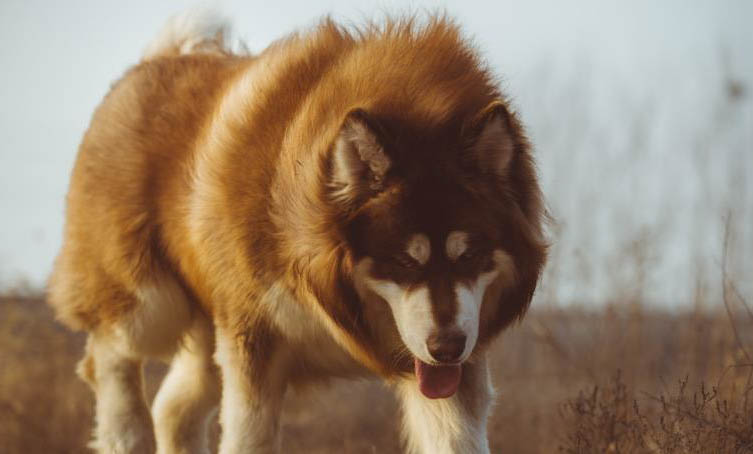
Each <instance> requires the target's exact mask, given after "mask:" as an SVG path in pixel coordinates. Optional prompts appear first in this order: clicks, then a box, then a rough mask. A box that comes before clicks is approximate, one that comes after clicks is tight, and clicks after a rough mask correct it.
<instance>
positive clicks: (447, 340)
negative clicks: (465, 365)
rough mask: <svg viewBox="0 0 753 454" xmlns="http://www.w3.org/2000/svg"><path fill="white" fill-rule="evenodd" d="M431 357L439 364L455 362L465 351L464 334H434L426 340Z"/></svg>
mask: <svg viewBox="0 0 753 454" xmlns="http://www.w3.org/2000/svg"><path fill="white" fill-rule="evenodd" d="M426 347H428V349H429V353H430V354H431V356H432V357H433V358H434V359H436V360H437V361H439V362H442V363H449V362H452V361H456V360H457V359H458V358H460V355H462V354H463V351H465V334H463V333H459V332H450V333H436V334H432V335H431V336H429V338H428V339H427V340H426Z"/></svg>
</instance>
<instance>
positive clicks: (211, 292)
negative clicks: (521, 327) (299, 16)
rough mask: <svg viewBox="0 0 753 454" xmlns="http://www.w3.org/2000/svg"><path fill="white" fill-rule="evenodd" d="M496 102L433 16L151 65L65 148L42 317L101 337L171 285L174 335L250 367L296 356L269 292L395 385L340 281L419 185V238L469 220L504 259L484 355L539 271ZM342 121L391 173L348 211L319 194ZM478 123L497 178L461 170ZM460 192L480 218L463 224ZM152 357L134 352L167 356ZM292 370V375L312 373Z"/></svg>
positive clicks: (501, 102) (524, 180) (515, 129)
mask: <svg viewBox="0 0 753 454" xmlns="http://www.w3.org/2000/svg"><path fill="white" fill-rule="evenodd" d="M497 85H498V84H497V82H496V80H495V79H494V77H493V76H492V75H491V73H490V72H489V70H488V69H487V68H486V66H485V64H484V63H483V62H482V61H481V60H480V59H479V57H478V55H477V53H476V51H475V50H474V48H473V46H472V45H470V44H469V43H468V42H467V41H465V40H464V39H463V38H462V37H461V35H460V32H459V29H458V27H457V26H456V25H454V24H453V23H452V22H451V21H450V20H448V19H446V18H444V17H433V18H430V19H429V20H428V23H425V24H422V25H419V24H417V23H416V21H415V20H413V19H408V20H394V21H388V22H387V23H386V25H382V26H368V27H365V28H362V29H357V30H350V29H345V28H343V27H341V26H338V25H336V24H334V23H333V22H331V21H324V22H323V23H322V24H321V25H319V26H317V27H315V28H313V29H312V30H310V31H308V32H306V33H303V34H300V35H293V36H289V37H287V38H285V39H283V40H281V41H279V42H277V43H275V44H273V45H272V46H270V47H269V48H268V49H267V50H266V51H264V52H263V53H261V54H259V55H257V56H253V57H252V56H246V55H233V54H230V53H208V54H200V53H196V54H190V55H178V54H168V55H162V56H156V57H155V58H151V59H147V60H145V61H143V62H141V63H139V64H138V65H137V66H135V67H133V68H131V69H130V70H129V71H128V72H127V73H126V74H125V75H124V76H123V77H122V78H121V79H120V80H119V81H118V82H117V83H116V84H114V86H113V88H112V90H111V91H110V93H109V94H108V95H107V96H106V98H105V99H104V101H103V102H102V104H101V105H100V107H99V108H98V109H97V111H96V112H95V114H94V117H93V119H92V122H91V126H90V128H89V130H88V131H87V133H86V135H85V137H84V139H83V142H82V144H81V147H80V150H79V155H78V159H77V162H76V165H75V169H74V171H73V174H72V177H71V185H70V191H69V193H68V199H67V218H66V219H67V221H66V228H65V235H64V245H63V248H62V250H61V252H60V255H59V257H58V259H57V262H56V265H55V270H54V273H53V276H52V279H51V282H50V287H49V300H50V303H51V304H52V305H53V306H54V307H55V309H56V310H57V314H58V317H59V318H60V319H61V320H62V321H63V322H64V323H66V324H67V325H68V326H70V327H72V328H75V329H82V330H86V331H89V332H92V333H107V332H108V331H109V330H112V329H114V327H115V326H116V325H118V324H119V323H121V321H122V320H123V319H125V318H127V317H129V316H130V314H132V313H134V311H138V310H139V308H140V306H142V305H144V304H149V303H148V302H146V301H145V300H144V298H142V297H140V296H139V295H141V294H142V293H143V289H144V288H151V287H155V286H156V287H159V286H160V285H162V283H163V282H165V281H168V282H171V283H172V284H171V285H174V286H175V287H176V290H175V291H176V292H177V293H182V294H183V295H185V299H186V300H187V301H189V302H190V303H189V304H190V315H189V318H191V319H192V318H195V317H206V318H208V319H209V320H212V321H213V323H214V325H215V326H216V327H217V329H218V330H221V331H223V332H225V333H229V335H230V336H231V337H233V338H236V339H238V342H239V343H240V344H242V346H241V347H240V348H241V350H242V351H246V352H247V353H248V354H249V355H250V357H251V358H253V361H252V363H251V366H250V367H251V368H252V369H253V368H254V367H256V366H258V367H263V365H264V364H265V363H266V362H268V361H271V360H272V358H273V357H275V355H278V354H283V353H281V352H282V350H281V349H283V345H284V346H285V347H284V349H287V350H285V351H288V352H291V353H290V354H295V345H296V339H295V338H294V337H295V336H291V335H289V334H288V333H286V332H285V331H284V329H282V328H281V327H280V326H279V323H276V322H275V321H274V317H275V315H273V314H271V311H273V310H274V309H272V308H270V307H269V306H268V305H266V304H265V301H266V300H267V298H265V295H267V294H268V293H269V292H270V288H271V287H273V286H282V287H284V292H286V293H289V294H290V295H292V296H293V297H294V298H293V299H294V300H295V301H297V302H298V304H301V305H303V306H305V310H306V311H307V312H305V313H310V314H313V316H314V317H315V318H316V320H315V321H314V320H312V323H318V324H321V325H322V326H324V327H325V329H326V332H327V333H328V335H329V336H331V338H332V339H334V341H335V342H336V344H338V345H340V346H341V347H342V348H343V349H345V350H346V351H347V352H348V353H349V354H350V356H352V357H353V358H354V359H355V360H356V361H357V362H358V363H360V364H361V365H363V366H365V367H366V368H367V369H370V370H371V371H373V372H375V373H377V374H379V375H381V376H383V377H385V378H394V377H396V376H399V375H401V374H404V373H406V372H408V371H410V370H411V367H412V362H411V360H410V359H409V358H406V357H405V356H404V355H402V354H401V352H403V351H404V347H403V346H402V345H401V343H400V338H399V336H398V335H397V333H396V331H395V328H394V326H393V325H394V324H393V322H392V320H391V317H390V314H389V313H388V312H385V311H384V310H382V309H380V308H378V307H374V306H373V305H369V304H367V303H364V302H362V301H360V300H359V298H358V296H357V295H356V292H355V290H354V288H353V283H352V274H353V271H354V270H353V268H354V265H355V263H356V261H357V260H359V259H360V258H361V257H363V256H364V255H365V254H366V252H368V251H370V250H373V249H374V247H378V245H371V244H366V243H368V242H370V241H371V242H379V241H387V239H385V238H373V237H369V236H368V235H367V233H368V232H369V231H370V230H369V229H370V228H371V227H364V225H367V224H369V225H370V224H375V225H376V224H379V223H385V222H387V223H389V222H394V220H393V221H391V220H390V218H389V216H390V208H391V207H394V206H396V205H397V204H399V202H398V201H397V200H399V199H400V200H402V198H404V197H408V196H407V195H406V194H405V193H404V188H406V187H420V188H422V189H421V190H418V191H413V192H411V195H410V197H412V198H414V199H415V200H417V201H419V203H420V205H421V206H423V207H425V212H426V216H427V217H428V218H427V221H426V222H428V223H429V224H433V225H440V224H443V223H444V222H445V220H444V216H447V215H448V214H447V213H452V216H454V217H457V216H460V215H461V214H462V215H463V216H467V217H468V219H467V221H464V222H467V223H470V224H480V225H482V226H483V229H485V231H488V232H489V235H490V236H491V237H493V240H494V241H495V242H496V244H501V245H503V246H504V249H505V250H506V251H507V253H509V254H510V255H511V256H512V257H513V259H514V262H515V265H516V273H515V280H514V283H513V284H512V285H503V284H499V285H498V287H499V288H498V289H496V290H494V291H492V292H490V294H492V295H493V298H487V300H486V301H485V302H484V305H483V306H482V312H481V314H482V315H481V328H480V335H479V346H478V347H477V348H478V349H479V350H481V349H483V346H484V345H485V344H486V343H488V341H489V340H491V339H492V338H494V336H495V335H496V334H498V333H499V332H500V331H501V330H502V329H503V328H504V327H505V326H507V325H508V324H509V323H511V322H512V321H514V320H515V319H517V318H519V317H521V316H522V315H523V314H524V312H525V310H526V308H527V307H528V304H529V302H530V300H531V297H532V294H533V291H534V288H535V286H536V283H537V281H538V278H539V273H540V271H541V268H542V266H543V263H544V259H545V244H544V239H543V233H542V221H543V219H542V217H543V215H544V214H543V203H542V198H541V194H540V192H539V189H538V185H537V178H536V171H535V168H534V164H533V159H532V156H531V152H530V146H529V143H528V141H527V139H526V137H525V134H524V132H523V129H522V126H521V124H520V122H519V120H518V118H517V116H516V115H515V114H514V113H512V111H511V109H510V108H509V105H508V103H507V102H506V101H505V97H504V96H503V95H502V93H500V91H499V89H498V86H497ZM358 112H364V115H365V117H364V118H367V120H366V121H373V123H374V126H373V127H374V129H376V130H378V131H379V132H380V137H381V138H383V140H384V142H385V144H384V145H385V152H387V154H388V155H389V156H390V159H391V160H392V162H393V163H394V166H393V168H391V169H390V171H389V172H388V173H387V174H386V176H385V178H384V180H383V181H380V182H379V185H377V186H374V187H373V193H367V194H366V195H365V196H364V197H363V198H362V199H359V200H355V201H350V202H349V201H343V200H339V199H338V198H337V197H336V196H334V195H333V193H334V192H335V190H336V188H333V185H332V171H333V170H332V167H333V162H332V147H333V143H334V142H335V140H336V138H337V136H338V134H339V132H340V130H341V128H342V127H343V122H344V121H345V119H346V118H348V116H349V115H359V114H358ZM490 115H500V116H501V117H502V118H503V119H504V123H505V125H506V127H507V129H508V132H509V135H510V140H511V143H512V144H513V149H514V153H513V155H512V158H511V163H510V166H509V168H508V171H507V174H506V175H504V176H500V175H497V174H494V173H493V172H484V171H483V169H481V170H479V169H478V168H476V167H475V165H474V160H473V156H470V154H471V153H470V152H469V151H468V149H469V147H470V146H471V144H472V142H473V140H474V139H475V137H476V136H477V135H478V134H479V130H480V129H479V128H480V127H481V125H482V124H483V123H484V121H485V120H486V118H487V117H488V116H490ZM458 184H460V185H462V186H464V187H465V188H466V189H465V190H466V193H467V195H468V197H473V198H474V200H478V201H480V202H479V203H483V204H484V205H485V206H486V207H488V209H487V210H486V211H485V212H483V213H478V212H475V213H471V212H469V213H464V212H463V206H462V199H461V198H458V196H456V195H455V194H454V193H453V190H454V189H453V188H454V187H455V186H456V185H458ZM453 204H455V205H457V206H455V205H453ZM458 213H461V214H458ZM408 227H409V226H407V225H406V226H401V225H397V226H396V227H395V228H396V229H397V230H396V231H400V229H407V228H408ZM188 326H189V325H188V324H186V325H185V326H182V327H179V328H177V329H178V330H179V331H181V332H183V330H184V328H185V330H187V329H188ZM166 344H167V345H168V346H167V347H165V348H155V349H152V348H151V346H146V347H144V348H143V349H142V350H143V352H142V353H140V354H143V355H144V356H163V355H169V354H170V348H169V345H170V344H171V342H166ZM333 345H334V344H333ZM291 346H292V347H291ZM401 355H402V356H401ZM296 364H298V366H297V367H298V369H297V374H298V377H305V373H306V372H310V373H311V374H314V373H317V374H322V375H325V374H327V373H328V372H327V371H326V370H321V371H319V369H318V366H317V365H316V364H315V363H314V362H312V363H311V364H306V361H305V359H302V360H301V361H300V362H297V363H296ZM91 367H92V366H90V365H87V370H91ZM250 373H251V374H253V373H254V372H253V371H252V372H250ZM333 373H335V374H338V373H339V372H337V371H334V372H333ZM87 374H90V375H91V374H93V372H91V371H90V372H87ZM301 380H304V379H303V378H301ZM262 381H263V380H262Z"/></svg>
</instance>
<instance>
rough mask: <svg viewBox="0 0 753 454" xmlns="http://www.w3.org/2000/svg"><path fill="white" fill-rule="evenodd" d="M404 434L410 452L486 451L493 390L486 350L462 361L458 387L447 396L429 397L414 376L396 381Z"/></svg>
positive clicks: (473, 453)
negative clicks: (487, 422)
mask: <svg viewBox="0 0 753 454" xmlns="http://www.w3.org/2000/svg"><path fill="white" fill-rule="evenodd" d="M397 389H398V395H399V398H400V400H401V401H402V406H403V419H404V420H403V435H404V437H405V441H406V445H407V448H408V452H410V453H413V454H461V453H462V454H482V453H483V454H487V453H489V442H488V440H487V436H486V420H487V418H488V416H489V411H490V408H491V405H492V400H493V394H494V393H493V390H492V386H491V380H490V377H489V371H488V367H487V364H486V354H481V355H479V357H477V358H475V360H474V361H472V362H471V361H468V362H466V363H465V364H463V377H462V380H461V383H460V387H459V389H458V391H457V392H456V393H455V394H454V395H453V396H452V397H449V398H447V399H428V398H426V397H425V396H424V395H423V394H421V391H420V390H419V389H418V383H417V382H416V379H415V377H411V378H410V379H405V380H403V381H401V382H400V383H399V384H398V387H397Z"/></svg>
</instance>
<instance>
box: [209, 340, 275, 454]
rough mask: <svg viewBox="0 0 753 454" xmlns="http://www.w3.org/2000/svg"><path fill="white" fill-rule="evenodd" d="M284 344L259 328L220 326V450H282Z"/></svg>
mask: <svg viewBox="0 0 753 454" xmlns="http://www.w3.org/2000/svg"><path fill="white" fill-rule="evenodd" d="M284 358H285V355H284V354H283V352H282V346H281V345H277V344H275V342H274V341H273V340H272V339H270V338H269V337H268V336H265V337H261V336H260V335H259V334H258V333H257V334H254V333H253V331H252V332H251V334H247V333H243V334H236V333H232V332H231V331H230V330H224V329H218V330H217V352H216V361H217V363H218V365H219V366H220V370H221V371H222V401H221V406H220V425H221V426H222V435H221V440H220V449H219V453H220V454H241V453H243V454H245V453H254V454H257V453H277V452H278V451H279V420H280V409H281V406H282V399H283V396H284V394H285V387H286V380H285V374H284Z"/></svg>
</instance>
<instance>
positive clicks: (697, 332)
mask: <svg viewBox="0 0 753 454" xmlns="http://www.w3.org/2000/svg"><path fill="white" fill-rule="evenodd" d="M737 303H738V304H737V306H738V307H739V308H740V312H735V311H734V307H733V308H732V310H733V313H735V314H736V315H735V316H734V319H735V322H736V324H735V327H736V329H733V328H732V324H731V323H730V317H729V315H728V314H727V313H726V312H725V311H724V309H723V308H724V306H720V310H718V311H717V310H708V311H705V310H701V309H695V310H689V311H685V312H675V313H669V312H662V311H658V310H651V309H647V308H645V307H641V306H640V305H637V304H627V303H626V304H623V305H618V304H613V305H611V306H608V307H607V308H606V309H603V310H598V311H596V310H585V309H579V308H567V309H565V308H553V307H545V306H544V307H542V306H541V305H540V306H539V307H536V308H535V309H534V310H532V311H531V312H530V313H529V314H528V316H527V317H526V319H525V320H524V321H523V322H522V323H521V324H520V325H518V326H515V327H514V328H512V329H511V330H509V331H508V332H507V333H505V334H504V335H503V337H502V338H501V339H500V341H499V342H497V344H496V345H495V346H494V348H493V352H492V357H493V358H494V359H493V363H494V377H495V378H494V382H495V384H496V387H497V389H498V393H499V399H498V404H497V406H496V409H495V412H494V418H493V419H492V421H491V422H490V426H489V435H490V438H491V442H492V452H494V453H499V452H506V453H521V454H526V453H554V452H564V453H597V452H598V453H604V452H615V453H643V452H645V453H744V452H747V453H750V452H753V392H751V372H753V367H751V359H750V357H749V356H748V355H749V354H751V353H753V317H751V316H750V313H748V312H745V306H744V305H742V304H740V303H741V302H740V301H738V302H737ZM83 343H84V338H83V336H81V335H78V334H72V333H70V332H68V331H67V330H66V329H64V328H63V327H61V326H59V325H57V324H56V323H55V322H54V320H53V317H52V314H51V312H50V310H48V308H47V307H46V306H45V305H44V304H43V303H42V301H41V299H40V298H38V297H31V296H18V297H2V298H0V453H29V454H33V453H58V452H59V453H77V452H87V449H86V448H85V446H86V442H87V437H88V435H89V432H90V428H91V423H92V403H93V401H92V395H91V394H90V392H89V390H88V389H87V388H86V386H85V385H84V384H83V383H82V382H81V381H79V380H78V379H77V378H76V377H75V375H74V373H73V369H74V365H75V363H76V361H77V360H78V358H79V357H80V355H81V351H82V347H83ZM746 351H747V352H746ZM163 372H164V367H163V366H160V365H150V367H149V368H148V369H147V379H148V383H149V392H150V394H153V393H154V390H155V387H156V385H157V383H158V380H159V378H160V376H161V374H162V373H163ZM291 397H299V398H289V399H288V402H287V406H286V410H285V413H284V417H283V429H282V432H283V452H306V453H335V452H337V453H390V452H399V447H400V444H399V437H398V431H397V426H398V421H399V412H398V408H397V406H396V403H395V401H394V399H393V398H392V396H391V394H390V393H389V390H388V389H386V388H385V387H383V386H382V385H379V384H377V383H373V382H360V383H345V382H335V383H333V384H332V386H331V387H329V388H328V389H326V390H323V391H322V392H320V393H317V395H316V396H311V395H309V396H291ZM748 399H750V400H751V402H750V403H749V402H748Z"/></svg>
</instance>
